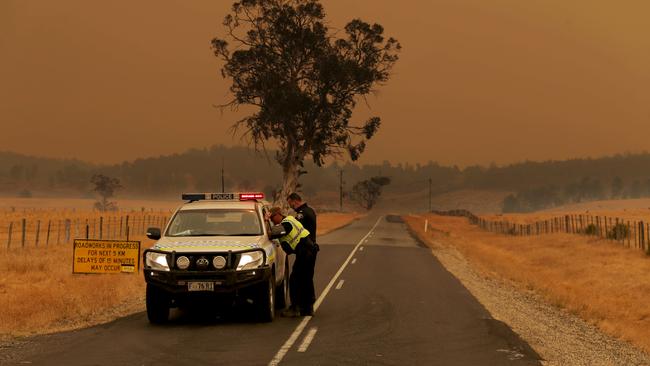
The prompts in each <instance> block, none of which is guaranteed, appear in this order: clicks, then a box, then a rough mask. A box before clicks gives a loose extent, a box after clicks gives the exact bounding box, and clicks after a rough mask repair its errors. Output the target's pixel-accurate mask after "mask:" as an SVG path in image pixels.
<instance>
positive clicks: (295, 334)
mask: <svg viewBox="0 0 650 366" xmlns="http://www.w3.org/2000/svg"><path fill="white" fill-rule="evenodd" d="M382 218H383V216H380V217H379V218H378V219H377V222H375V225H374V226H373V227H372V229H370V231H368V233H367V234H366V235H365V236H364V237H363V238H361V240H359V242H358V243H357V245H355V246H354V248H353V249H352V251H351V252H350V255H348V258H347V259H346V260H345V262H343V264H342V265H341V267H340V268H339V270H338V271H337V272H336V274H334V277H332V279H331V280H330V282H329V283H328V284H327V287H325V290H323V292H322V293H321V294H320V296H319V297H318V300H316V303H314V311H316V310H318V308H319V307H320V304H321V303H322V302H323V300H324V299H325V296H327V294H328V293H329V292H330V290H331V289H332V286H333V285H334V282H336V280H337V279H338V278H339V276H340V275H341V273H342V272H343V270H344V269H345V267H347V265H348V262H350V259H351V258H352V256H354V253H355V252H356V251H357V249H359V247H360V246H361V243H363V241H364V240H366V238H368V236H369V235H370V234H371V233H372V232H373V231H374V230H375V228H376V227H377V225H379V221H381V219H382ZM310 320H311V316H306V317H304V318H303V319H302V321H301V322H300V324H298V326H297V327H296V329H295V330H294V331H293V333H291V335H290V336H289V338H288V339H287V341H286V342H284V344H283V345H282V347H280V349H279V350H278V352H277V353H276V354H275V356H274V357H273V359H272V360H271V362H269V366H276V365H278V364H280V361H282V359H283V358H284V356H285V355H286V354H287V352H289V349H291V347H292V346H293V344H294V343H296V340H297V339H298V337H299V336H300V334H301V333H302V331H303V330H304V329H305V326H307V323H309V321H310Z"/></svg>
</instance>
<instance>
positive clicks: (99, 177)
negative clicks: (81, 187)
mask: <svg viewBox="0 0 650 366" xmlns="http://www.w3.org/2000/svg"><path fill="white" fill-rule="evenodd" d="M90 182H91V183H92V184H94V185H95V188H94V189H93V190H94V191H95V192H97V193H99V195H100V196H101V201H97V202H95V208H96V209H98V210H99V211H114V210H117V204H116V203H115V202H111V201H109V199H110V198H111V197H113V195H114V194H115V191H116V190H118V189H120V188H122V185H120V180H119V179H117V178H111V177H107V176H105V175H103V174H94V175H93V176H92V178H90Z"/></svg>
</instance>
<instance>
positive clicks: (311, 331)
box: [298, 327, 318, 352]
mask: <svg viewBox="0 0 650 366" xmlns="http://www.w3.org/2000/svg"><path fill="white" fill-rule="evenodd" d="M316 332H318V327H311V328H310V329H309V332H307V335H306V336H305V339H303V340H302V343H301V344H300V347H298V352H305V351H307V348H309V345H310V344H311V341H313V340H314V337H315V336H316Z"/></svg>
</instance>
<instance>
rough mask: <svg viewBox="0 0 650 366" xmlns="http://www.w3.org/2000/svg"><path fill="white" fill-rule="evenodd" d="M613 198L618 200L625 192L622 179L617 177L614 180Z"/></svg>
mask: <svg viewBox="0 0 650 366" xmlns="http://www.w3.org/2000/svg"><path fill="white" fill-rule="evenodd" d="M611 187H612V198H618V197H620V196H621V193H622V192H623V180H622V179H621V177H619V176H616V177H614V179H612V185H611Z"/></svg>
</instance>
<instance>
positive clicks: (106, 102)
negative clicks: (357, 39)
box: [0, 0, 650, 165]
mask: <svg viewBox="0 0 650 366" xmlns="http://www.w3.org/2000/svg"><path fill="white" fill-rule="evenodd" d="M231 3H232V1H231V0H229V1H207V0H193V1H160V0H156V1H153V0H141V1H124V0H117V1H110V2H88V1H82V0H61V1H55V2H54V1H49V0H31V1H20V0H3V1H0V53H1V55H2V57H0V80H2V82H1V83H0V127H1V128H2V133H0V150H11V151H16V152H21V153H27V154H34V155H42V156H51V157H75V158H79V159H82V160H88V161H93V162H103V163H114V162H118V161H121V160H125V159H133V158H135V157H144V156H152V155H159V154H168V153H174V152H180V151H183V150H186V149H188V148H191V147H204V146H210V145H213V144H220V143H221V144H226V145H234V144H241V143H242V141H240V139H239V138H238V137H236V138H234V139H233V137H232V135H231V134H230V133H229V132H228V127H229V126H230V125H232V123H233V122H234V121H235V120H236V119H237V118H238V117H241V116H242V115H243V113H245V111H238V112H232V111H224V112H223V113H221V112H220V111H219V110H217V109H215V108H214V107H213V105H214V104H220V103H224V102H226V101H227V100H228V86H229V81H228V80H224V79H222V78H221V76H220V74H219V67H220V63H219V62H218V60H217V59H216V58H215V57H214V56H213V55H212V53H211V51H210V48H209V41H210V39H211V38H212V37H214V36H217V35H223V33H224V30H223V27H222V26H221V21H222V19H223V17H224V15H225V14H226V13H227V11H228V9H229V7H230V4H231ZM323 3H324V5H325V7H326V10H327V12H328V16H329V18H328V19H329V21H330V22H331V23H330V25H331V27H333V28H336V29H340V28H342V27H343V25H344V24H345V22H346V21H348V20H351V19H352V18H355V17H359V18H362V19H364V20H366V21H372V22H378V23H380V24H382V25H383V26H384V27H385V29H386V34H387V35H389V36H394V37H395V38H397V39H398V40H399V41H400V42H401V43H402V45H403V46H404V50H403V52H402V54H401V59H400V61H399V62H398V63H397V66H396V68H395V71H394V75H393V77H392V79H391V80H390V81H389V82H388V84H387V85H386V86H385V87H383V88H381V89H380V90H379V93H378V94H377V95H376V96H373V97H371V98H369V99H368V105H366V103H365V102H363V101H361V102H360V104H359V108H358V110H357V113H358V114H357V118H358V120H359V121H361V120H363V119H364V118H365V117H367V116H368V115H370V114H372V115H379V116H381V117H382V120H383V125H382V127H381V129H380V130H379V133H378V135H377V136H376V137H375V138H373V139H372V140H371V141H370V143H369V145H368V149H367V151H366V153H365V154H364V156H363V157H362V159H361V161H362V162H364V163H375V162H381V161H383V160H390V161H403V162H411V163H416V162H426V161H429V160H434V161H438V162H441V163H443V164H459V165H468V164H476V163H479V164H489V163H491V162H496V163H509V162H514V161H520V160H524V159H531V160H542V159H564V158H569V157H584V156H601V155H607V154H614V153H618V152H635V151H643V150H646V149H647V146H648V143H647V142H646V140H647V136H648V135H650V124H648V119H649V118H650V92H649V91H648V85H650V38H648V37H647V35H648V34H650V23H648V22H647V19H646V17H647V14H648V11H650V3H648V2H646V1H634V0H631V1H628V2H625V5H623V4H622V3H616V2H611V1H605V0H576V1H566V0H549V1H544V2H529V1H520V0H496V1H490V2H487V1H484V0H447V1H431V0H426V1H425V0H419V1H416V0H410V1H399V2H396V1H388V0H372V1H371V0H364V1H362V0H355V1H345V2H343V1H333V0H330V1H323Z"/></svg>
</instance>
